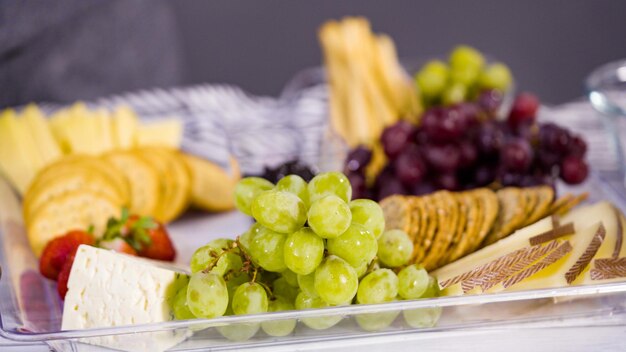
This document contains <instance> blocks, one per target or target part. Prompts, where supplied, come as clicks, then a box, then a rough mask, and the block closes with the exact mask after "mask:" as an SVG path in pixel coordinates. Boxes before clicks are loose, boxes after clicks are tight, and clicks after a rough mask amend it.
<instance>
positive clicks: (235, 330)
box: [216, 323, 260, 342]
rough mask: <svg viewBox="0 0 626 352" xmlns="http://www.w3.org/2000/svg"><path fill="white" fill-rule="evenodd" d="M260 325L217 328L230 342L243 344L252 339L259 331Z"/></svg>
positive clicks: (236, 325)
mask: <svg viewBox="0 0 626 352" xmlns="http://www.w3.org/2000/svg"><path fill="white" fill-rule="evenodd" d="M259 327H260V324H259V323H240V324H231V325H224V326H218V327H216V329H217V331H218V332H219V333H220V334H221V335H222V336H224V337H225V338H227V339H228V340H230V341H236V342H242V341H247V340H249V339H250V338H252V337H253V336H254V335H255V334H256V332H257V331H259Z"/></svg>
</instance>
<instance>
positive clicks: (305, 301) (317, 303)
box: [295, 291, 341, 330]
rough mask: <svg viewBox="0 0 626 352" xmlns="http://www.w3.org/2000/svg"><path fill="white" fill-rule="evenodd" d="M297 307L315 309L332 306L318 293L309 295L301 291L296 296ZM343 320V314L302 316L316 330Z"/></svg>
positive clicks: (305, 322) (326, 327)
mask: <svg viewBox="0 0 626 352" xmlns="http://www.w3.org/2000/svg"><path fill="white" fill-rule="evenodd" d="M295 306H296V309H313V308H326V307H330V304H328V303H327V302H325V301H324V300H322V299H321V298H320V297H318V296H317V295H309V294H307V293H306V292H304V291H303V292H300V294H298V297H296V302H295ZM340 321H341V316H339V315H330V316H324V317H315V318H302V322H303V323H304V324H305V325H306V326H308V327H310V328H311V329H315V330H324V329H328V328H330V327H332V326H334V325H336V324H337V323H339V322H340Z"/></svg>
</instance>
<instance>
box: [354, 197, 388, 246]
mask: <svg viewBox="0 0 626 352" xmlns="http://www.w3.org/2000/svg"><path fill="white" fill-rule="evenodd" d="M349 205H350V211H351V212H352V223H353V224H359V225H363V226H365V228H366V229H368V230H370V232H371V233H372V234H373V235H374V237H376V239H378V238H379V237H380V235H382V234H383V231H384V230H385V215H384V214H383V209H382V208H381V207H380V205H378V203H376V202H374V201H373V200H370V199H355V200H353V201H351V202H350V204H349Z"/></svg>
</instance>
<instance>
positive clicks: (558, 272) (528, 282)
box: [507, 222, 606, 291]
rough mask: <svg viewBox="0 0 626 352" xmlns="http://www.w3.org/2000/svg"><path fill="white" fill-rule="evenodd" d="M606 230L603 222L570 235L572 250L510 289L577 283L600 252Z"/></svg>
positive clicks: (529, 288) (561, 285) (517, 289)
mask: <svg viewBox="0 0 626 352" xmlns="http://www.w3.org/2000/svg"><path fill="white" fill-rule="evenodd" d="M605 238H606V231H605V228H604V225H603V224H602V223H601V222H596V223H595V224H593V225H591V226H589V227H587V228H585V229H583V230H580V231H578V232H576V234H574V235H572V236H570V238H569V239H568V241H569V242H570V243H571V246H572V249H571V251H570V252H569V253H568V254H567V255H565V256H564V257H562V258H561V259H560V260H558V261H557V262H555V263H554V264H553V265H550V266H548V267H546V268H545V269H544V270H541V271H539V272H537V273H536V274H534V275H531V276H529V277H528V278H526V279H524V280H522V281H520V282H518V283H516V284H514V285H512V286H510V287H509V288H507V290H509V291H519V290H531V289H539V288H552V287H565V286H568V285H572V284H576V282H577V281H579V278H580V277H582V276H583V275H582V274H583V273H584V272H586V271H588V270H589V268H590V263H591V260H592V259H593V257H594V256H595V255H596V253H597V252H598V250H599V248H600V246H601V245H602V243H603V241H604V239H605Z"/></svg>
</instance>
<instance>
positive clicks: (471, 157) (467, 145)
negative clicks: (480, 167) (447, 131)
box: [459, 140, 478, 167]
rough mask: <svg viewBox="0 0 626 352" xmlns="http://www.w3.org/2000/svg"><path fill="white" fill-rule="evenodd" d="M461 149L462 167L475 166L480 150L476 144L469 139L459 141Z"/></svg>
mask: <svg viewBox="0 0 626 352" xmlns="http://www.w3.org/2000/svg"><path fill="white" fill-rule="evenodd" d="M459 151H460V152H461V158H460V160H459V166H460V167H469V166H473V165H474V164H475V163H476V160H478V150H477V149H476V146H475V145H474V144H472V142H470V141H468V140H464V141H461V142H460V143H459Z"/></svg>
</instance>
